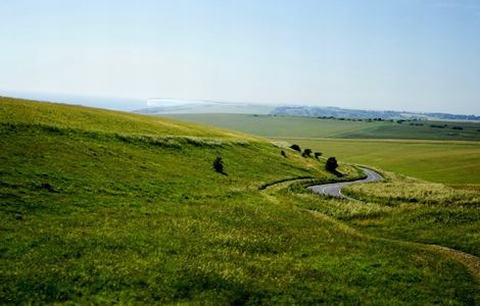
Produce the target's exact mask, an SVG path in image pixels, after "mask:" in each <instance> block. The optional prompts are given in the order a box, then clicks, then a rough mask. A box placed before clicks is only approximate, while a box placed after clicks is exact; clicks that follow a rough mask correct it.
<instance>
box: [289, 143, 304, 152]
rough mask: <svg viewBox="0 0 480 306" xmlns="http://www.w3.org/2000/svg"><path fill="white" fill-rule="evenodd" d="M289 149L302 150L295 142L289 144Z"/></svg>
mask: <svg viewBox="0 0 480 306" xmlns="http://www.w3.org/2000/svg"><path fill="white" fill-rule="evenodd" d="M290 149H292V150H295V151H298V152H302V149H300V146H299V145H297V144H293V145H291V146H290Z"/></svg>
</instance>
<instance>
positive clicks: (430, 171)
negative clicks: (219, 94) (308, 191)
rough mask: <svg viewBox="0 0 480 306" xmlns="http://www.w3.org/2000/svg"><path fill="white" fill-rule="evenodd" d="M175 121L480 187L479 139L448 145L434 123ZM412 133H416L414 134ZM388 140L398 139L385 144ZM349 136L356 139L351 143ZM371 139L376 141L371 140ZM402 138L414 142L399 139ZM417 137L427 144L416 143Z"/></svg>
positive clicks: (193, 117)
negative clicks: (294, 145) (431, 126)
mask: <svg viewBox="0 0 480 306" xmlns="http://www.w3.org/2000/svg"><path fill="white" fill-rule="evenodd" d="M175 117H178V118H182V119H184V120H189V121H194V122H203V123H209V124H211V125H212V126H213V125H214V126H221V127H229V128H232V129H236V130H238V131H244V132H249V133H252V134H257V135H262V136H265V137H269V138H271V139H273V140H275V141H285V142H286V143H297V144H299V145H301V147H302V148H311V149H313V150H315V151H319V152H322V153H323V154H324V156H327V157H328V156H336V157H338V158H339V159H340V160H344V161H347V162H351V163H359V164H365V165H371V166H375V167H379V168H382V169H385V170H389V171H394V172H397V173H399V174H404V175H409V176H414V177H418V178H421V179H425V180H429V181H432V182H441V183H447V184H455V185H463V187H467V186H465V185H469V184H473V185H478V184H480V142H479V141H474V140H473V139H476V138H473V137H472V138H471V139H470V140H472V141H458V140H455V141H454V140H446V139H450V138H451V137H450V136H448V135H445V134H442V132H445V131H446V130H444V129H438V128H427V127H426V126H428V125H430V124H433V123H430V122H429V123H425V125H426V126H423V127H417V126H413V127H411V126H407V125H406V124H407V123H403V124H397V123H391V122H358V121H343V120H330V119H316V118H302V117H272V116H253V115H222V114H221V115H217V114H211V115H206V114H201V115H196V114H195V115H194V114H191V115H181V116H179V115H176V116H175ZM442 124H443V123H442ZM448 124H450V125H457V124H460V125H462V124H463V125H465V130H467V127H468V128H469V129H470V130H471V131H472V130H473V131H476V130H475V129H476V127H477V126H478V125H479V124H478V123H451V122H450V123H448ZM410 129H412V130H413V131H414V132H412V133H410V134H409V130H410ZM392 131H394V133H393V132H392ZM427 132H428V133H427ZM392 133H393V134H392ZM479 134H480V133H479ZM471 135H473V134H471ZM387 136H389V137H392V139H382V138H385V137H387ZM393 136H395V137H393ZM347 137H352V139H345V138H347ZM359 137H364V139H361V138H359ZM369 137H370V139H365V138H369ZM402 137H405V138H409V139H399V138H402ZM415 137H419V138H426V139H412V138H415ZM432 139H433V140H432ZM473 188H475V186H473Z"/></svg>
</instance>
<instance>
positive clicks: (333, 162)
mask: <svg viewBox="0 0 480 306" xmlns="http://www.w3.org/2000/svg"><path fill="white" fill-rule="evenodd" d="M337 168H338V163H337V159H336V158H335V157H329V158H328V159H327V163H326V164H325V169H327V171H330V172H336V170H337Z"/></svg>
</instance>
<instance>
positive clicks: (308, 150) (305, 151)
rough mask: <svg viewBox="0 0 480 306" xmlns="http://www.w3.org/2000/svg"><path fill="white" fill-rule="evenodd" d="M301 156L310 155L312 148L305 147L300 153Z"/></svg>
mask: <svg viewBox="0 0 480 306" xmlns="http://www.w3.org/2000/svg"><path fill="white" fill-rule="evenodd" d="M302 156H303V157H311V156H312V149H305V150H304V151H303V153H302Z"/></svg>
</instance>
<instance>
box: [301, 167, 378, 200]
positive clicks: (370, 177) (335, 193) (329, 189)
mask: <svg viewBox="0 0 480 306" xmlns="http://www.w3.org/2000/svg"><path fill="white" fill-rule="evenodd" d="M361 169H362V170H363V172H364V173H365V174H366V175H367V177H366V178H364V179H360V180H356V181H350V182H340V183H330V184H321V185H314V186H310V187H308V189H310V190H312V191H313V192H315V193H319V194H323V195H328V196H332V197H337V198H345V199H347V198H348V197H346V196H344V195H343V194H342V188H343V187H345V186H347V185H351V184H358V183H368V182H376V181H381V180H383V177H382V176H381V175H380V174H378V173H377V172H375V171H373V170H370V169H367V168H361Z"/></svg>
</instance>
